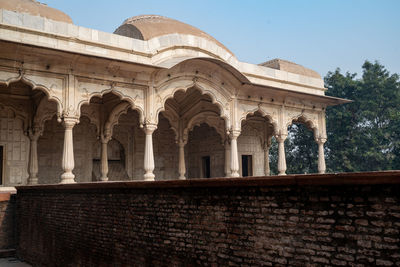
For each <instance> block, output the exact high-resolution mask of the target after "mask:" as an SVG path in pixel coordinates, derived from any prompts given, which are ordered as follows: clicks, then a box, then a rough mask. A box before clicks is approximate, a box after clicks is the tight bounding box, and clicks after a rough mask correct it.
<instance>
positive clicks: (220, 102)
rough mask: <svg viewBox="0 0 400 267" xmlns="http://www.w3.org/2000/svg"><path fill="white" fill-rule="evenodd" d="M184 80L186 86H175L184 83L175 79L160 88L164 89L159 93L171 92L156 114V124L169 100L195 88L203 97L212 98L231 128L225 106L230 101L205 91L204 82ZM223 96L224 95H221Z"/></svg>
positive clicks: (207, 90)
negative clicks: (179, 93) (176, 94)
mask: <svg viewBox="0 0 400 267" xmlns="http://www.w3.org/2000/svg"><path fill="white" fill-rule="evenodd" d="M183 80H184V81H187V82H188V83H187V84H186V85H182V84H178V85H174V83H177V82H182V80H181V79H173V80H170V81H167V82H166V83H164V84H163V85H162V86H160V88H163V89H161V90H159V91H164V92H165V91H168V90H170V92H169V93H168V94H166V95H165V96H164V97H163V98H162V99H161V101H160V103H159V106H158V107H157V110H156V113H155V120H156V123H158V115H159V114H160V112H162V111H165V103H166V102H167V100H168V99H172V98H173V97H174V95H175V93H176V92H178V91H183V92H185V93H186V91H187V90H188V89H189V88H195V89H196V90H199V91H200V92H201V94H202V95H207V96H209V97H210V98H211V102H212V104H214V105H216V106H217V107H218V108H219V110H220V113H221V114H220V117H222V118H223V119H224V120H225V124H226V125H225V126H226V128H229V125H230V116H229V114H227V113H228V112H226V111H225V109H224V106H225V105H226V104H227V103H229V101H230V99H219V98H218V97H217V96H216V95H215V93H214V92H213V91H212V90H210V89H205V87H204V85H202V83H203V82H199V81H196V80H195V81H193V80H191V81H190V82H189V81H188V77H185V79H183ZM221 96H222V94H221ZM224 102H225V103H224Z"/></svg>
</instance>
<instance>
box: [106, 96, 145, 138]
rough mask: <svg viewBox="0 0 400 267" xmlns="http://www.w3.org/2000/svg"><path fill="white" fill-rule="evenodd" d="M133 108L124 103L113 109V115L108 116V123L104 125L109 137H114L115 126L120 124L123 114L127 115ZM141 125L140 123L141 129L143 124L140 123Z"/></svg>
mask: <svg viewBox="0 0 400 267" xmlns="http://www.w3.org/2000/svg"><path fill="white" fill-rule="evenodd" d="M131 107H132V106H131V104H130V103H128V102H122V103H119V104H118V105H117V106H115V107H114V108H113V110H112V111H111V113H110V115H109V116H108V118H107V121H106V123H105V125H104V130H105V133H106V134H107V135H110V136H112V134H113V129H114V126H115V125H116V124H117V123H118V120H119V118H120V116H121V115H123V114H127V113H128V111H129V109H130V108H131ZM139 118H140V113H139ZM139 123H140V127H142V126H143V122H142V121H140V122H139Z"/></svg>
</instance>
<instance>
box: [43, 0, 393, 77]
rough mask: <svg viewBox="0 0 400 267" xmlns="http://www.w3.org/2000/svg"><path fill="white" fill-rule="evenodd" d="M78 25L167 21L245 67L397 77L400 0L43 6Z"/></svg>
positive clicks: (131, 0) (187, 0)
mask: <svg viewBox="0 0 400 267" xmlns="http://www.w3.org/2000/svg"><path fill="white" fill-rule="evenodd" d="M39 1H40V2H42V3H46V4H47V5H48V6H51V7H54V8H57V9H60V10H61V11H63V12H65V13H67V14H68V15H69V16H70V17H71V18H72V20H73V22H74V24H76V25H79V26H83V27H88V28H92V29H97V30H101V31H105V32H111V33H112V32H114V30H115V29H116V28H118V27H119V26H120V25H121V24H122V23H123V21H124V20H125V19H127V18H129V17H132V16H137V15H144V14H156V15H162V16H166V17H170V18H173V19H176V20H179V21H182V22H185V23H187V24H190V25H193V26H195V27H197V28H199V29H201V30H203V31H204V32H206V33H208V34H210V35H211V36H213V37H214V38H215V39H217V40H218V41H220V42H221V43H222V44H224V45H225V46H226V47H227V48H228V49H230V50H231V51H232V52H233V53H234V54H235V56H236V57H237V58H238V59H239V60H240V61H244V62H249V63H253V64H259V63H262V62H265V61H267V60H271V59H274V58H281V59H285V60H289V61H293V62H295V63H298V64H300V65H303V66H305V67H308V68H311V69H313V70H316V71H317V72H318V73H320V74H321V75H322V76H325V75H326V74H327V73H328V71H334V70H335V69H336V68H340V69H341V71H342V72H347V71H348V72H351V73H358V74H359V75H360V74H361V66H362V64H363V62H364V61H365V60H370V61H375V60H377V61H378V62H379V63H381V64H382V65H384V66H385V67H386V68H387V69H388V70H389V71H390V72H391V73H399V74H400V0H375V1H372V0H315V1H313V0H302V1H300V0H297V1H295V0H196V1H194V0H140V1H137V0H111V1H110V0H108V1H105V0H95V1H91V0H39Z"/></svg>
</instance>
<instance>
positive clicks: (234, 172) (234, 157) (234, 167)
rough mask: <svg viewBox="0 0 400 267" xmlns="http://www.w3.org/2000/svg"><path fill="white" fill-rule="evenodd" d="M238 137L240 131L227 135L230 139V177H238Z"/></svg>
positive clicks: (233, 131)
mask: <svg viewBox="0 0 400 267" xmlns="http://www.w3.org/2000/svg"><path fill="white" fill-rule="evenodd" d="M239 135H240V131H237V130H236V131H235V130H232V131H231V134H230V135H229V137H230V139H231V177H239V176H240V175H239V157H238V150H237V138H238V137H239Z"/></svg>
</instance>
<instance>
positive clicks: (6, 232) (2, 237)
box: [0, 192, 15, 255]
mask: <svg viewBox="0 0 400 267" xmlns="http://www.w3.org/2000/svg"><path fill="white" fill-rule="evenodd" d="M14 218H15V195H11V194H10V193H3V192H0V255H1V252H2V250H6V249H13V248H15V234H14V233H15V231H14V227H15V223H14V222H15V220H14Z"/></svg>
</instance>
